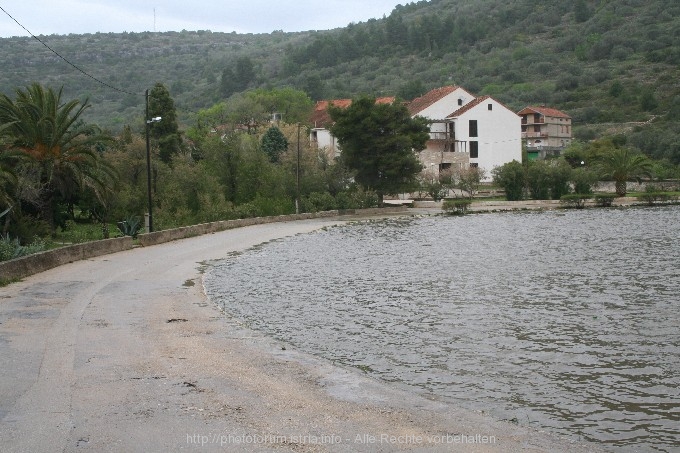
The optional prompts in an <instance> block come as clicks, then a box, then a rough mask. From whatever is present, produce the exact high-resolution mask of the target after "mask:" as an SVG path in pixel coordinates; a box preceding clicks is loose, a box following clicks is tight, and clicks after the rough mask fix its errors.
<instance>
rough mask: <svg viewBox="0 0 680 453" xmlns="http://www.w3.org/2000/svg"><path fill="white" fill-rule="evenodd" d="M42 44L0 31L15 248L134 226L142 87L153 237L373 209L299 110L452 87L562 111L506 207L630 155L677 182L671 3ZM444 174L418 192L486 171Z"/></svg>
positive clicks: (593, 4)
mask: <svg viewBox="0 0 680 453" xmlns="http://www.w3.org/2000/svg"><path fill="white" fill-rule="evenodd" d="M39 39H40V40H37V39H33V38H7V39H2V40H0V43H1V44H2V45H0V63H1V64H2V65H3V78H2V80H0V92H1V93H3V97H2V102H1V103H0V104H2V105H1V107H2V109H1V110H2V112H1V113H2V115H3V118H2V124H0V145H2V146H1V151H2V153H1V154H0V189H1V190H0V222H1V223H0V224H1V225H2V233H3V234H4V236H3V237H4V243H5V245H6V246H7V247H6V248H7V250H12V252H11V253H18V252H17V251H19V247H20V246H21V247H23V246H24V245H26V244H31V243H32V242H33V241H34V239H35V238H36V237H39V238H42V237H49V236H50V234H52V235H54V234H55V232H56V231H57V230H66V229H68V228H69V227H70V226H72V225H73V224H74V221H77V220H79V219H83V220H85V219H86V220H87V221H88V222H92V221H95V222H99V223H100V224H101V227H102V233H103V234H104V235H106V234H107V231H108V225H109V224H111V223H115V222H121V221H123V220H125V223H124V224H123V225H128V226H129V225H136V224H138V222H139V218H140V217H141V215H142V214H143V213H144V212H145V211H146V147H145V140H144V131H145V127H146V125H145V92H146V91H147V90H149V92H150V97H149V109H150V111H149V118H151V117H156V116H161V117H162V118H163V121H161V122H158V123H153V124H151V125H150V126H149V128H150V135H151V139H152V152H153V165H152V167H153V168H152V185H153V203H154V218H155V226H156V229H160V228H168V227H173V226H178V225H186V224H190V223H198V222H205V221H211V220H217V219H228V218H236V217H244V216H255V215H274V214H283V213H289V212H293V211H294V210H295V209H296V208H300V209H301V210H302V211H315V210H321V209H332V208H348V207H362V206H368V205H374V204H375V203H376V202H377V201H378V198H379V196H380V193H376V192H372V191H371V190H366V187H361V186H358V185H355V184H353V183H352V182H353V181H358V180H357V179H356V173H355V174H354V175H353V174H352V173H351V171H350V170H354V171H356V170H357V169H356V168H348V166H347V165H343V163H342V162H336V161H333V160H331V159H330V158H329V157H328V156H326V155H325V154H324V153H320V152H319V150H316V149H315V148H314V147H313V146H310V143H309V141H308V140H307V139H306V137H307V131H306V129H305V127H304V124H305V123H306V122H307V121H308V118H309V117H310V113H311V110H312V106H313V101H314V100H318V99H322V98H323V99H330V98H347V97H353V98H358V97H360V95H365V94H368V95H369V96H378V95H380V96H383V95H397V96H399V97H400V98H403V99H411V98H413V97H416V96H418V95H420V94H423V93H424V92H425V91H427V90H428V89H431V88H435V87H439V86H443V85H449V84H457V85H461V86H463V87H465V88H466V89H468V90H469V91H471V92H473V93H475V94H478V95H484V94H488V95H492V96H494V97H495V98H496V99H498V100H499V101H501V102H503V103H505V104H506V105H508V107H510V108H511V109H513V110H520V109H521V108H523V107H524V106H526V105H529V104H548V105H550V106H552V107H556V108H558V109H561V110H564V111H565V112H567V113H569V114H570V115H571V116H572V117H573V121H574V125H575V127H574V131H575V135H576V138H577V139H579V140H577V142H576V143H575V144H574V145H573V146H572V147H571V148H570V149H569V150H568V151H567V153H566V156H565V157H566V159H560V160H556V161H554V162H547V163H529V162H524V163H523V164H519V163H516V164H517V165H515V164H512V165H509V166H508V167H507V174H505V175H501V174H498V175H494V176H497V178H496V179H497V182H498V183H499V184H501V185H505V184H506V183H507V184H513V183H516V184H518V187H519V189H518V192H517V194H514V192H513V191H512V190H510V186H508V194H509V196H515V195H516V196H517V197H524V196H527V195H528V196H531V197H533V198H560V197H561V196H562V195H563V194H565V193H566V192H568V191H569V190H575V191H577V192H579V189H580V188H583V189H584V190H583V191H581V192H584V191H587V190H589V188H590V187H591V186H592V184H593V182H594V179H596V178H597V177H598V176H599V177H602V176H606V177H608V178H611V179H614V180H616V181H617V182H620V183H621V184H622V182H621V181H622V178H621V176H620V174H621V173H620V172H618V173H617V172H615V171H613V170H612V171H609V172H605V171H604V169H603V168H597V165H600V164H602V163H603V162H606V161H607V159H608V158H607V156H614V155H615V154H614V153H620V154H621V156H619V157H625V156H623V154H626V153H627V154H629V155H631V156H637V157H636V159H638V160H640V161H641V162H643V163H644V167H645V168H644V170H645V172H644V173H645V174H649V175H651V176H652V177H653V178H655V179H663V178H668V177H674V178H677V175H678V168H679V167H678V165H679V164H680V4H677V2H676V1H675V0H648V1H645V2H642V1H639V0H619V1H616V2H612V1H604V0H576V1H573V2H550V4H546V3H536V2H533V1H528V0H510V1H501V0H474V1H461V0H431V1H420V2H418V3H411V4H408V5H405V6H398V7H397V8H395V10H394V11H393V12H392V13H391V14H390V15H389V16H388V17H385V18H383V19H378V20H370V21H368V22H365V23H358V24H350V25H349V26H347V27H346V28H342V29H336V30H330V31H317V32H305V33H282V32H274V33H271V34H262V35H237V34H235V33H231V34H225V33H212V32H210V31H197V32H189V31H182V32H171V33H122V34H113V33H109V34H100V33H97V34H93V35H92V34H90V35H69V36H41V37H39ZM41 41H42V42H41ZM47 45H49V46H50V47H51V48H52V49H53V50H55V51H56V52H58V53H59V54H60V55H62V56H63V57H65V58H67V59H68V62H65V61H64V60H63V59H62V58H60V57H59V56H57V55H56V54H55V53H54V52H53V51H52V50H50V49H49V48H48V47H47ZM62 87H63V90H62ZM37 112H42V113H40V115H43V116H44V117H45V118H49V121H43V120H40V118H38V117H37V116H35V114H36V113H37ZM274 113H277V114H279V116H278V117H277V119H280V118H281V115H282V119H283V120H282V121H281V122H279V123H278V124H277V126H276V127H272V123H271V122H270V120H271V119H272V118H273V116H272V115H273V114H274ZM48 124H53V125H55V127H53V128H52V129H50V127H46V125H48ZM59 124H61V125H62V126H63V127H61V126H60V127H59V128H57V127H56V125H59ZM640 153H642V154H644V155H646V156H649V157H652V158H654V159H655V160H654V161H653V162H650V161H648V160H646V159H642V158H641V157H639V156H640ZM298 156H299V157H298ZM298 162H299V163H298ZM580 162H585V165H583V166H579V163H580ZM611 163H613V161H612V162H611ZM568 164H571V165H568ZM596 164H597V165H596ZM600 166H601V165H600ZM350 167H351V166H350ZM610 167H611V166H610ZM609 170H611V168H610V169H609ZM499 171H500V170H499ZM636 175H637V173H635V172H629V173H628V176H630V177H633V176H636ZM444 176H445V178H444V179H441V178H439V179H436V178H431V179H432V180H431V181H427V177H423V178H424V179H423V181H422V182H421V187H420V188H421V190H422V191H424V192H425V193H429V194H430V196H432V197H433V198H435V199H437V198H441V197H442V196H444V194H445V193H447V191H448V190H449V189H451V188H456V189H459V190H461V191H463V192H466V193H468V194H469V195H472V194H473V193H474V192H475V191H476V190H477V189H476V187H477V186H478V184H479V179H480V175H478V174H470V175H467V174H462V173H461V174H456V175H454V174H451V175H444ZM504 178H505V179H504ZM623 179H625V178H623ZM468 180H469V181H468ZM620 187H622V189H621V190H625V188H623V186H620ZM390 191H391V189H390V190H387V192H386V193H388V192H390ZM513 194H514V195H513ZM296 200H297V201H298V202H299V205H300V206H296ZM7 234H9V235H7ZM88 234H89V233H88ZM16 238H18V239H19V240H20V242H16ZM38 242H39V241H38ZM8 253H9V252H8Z"/></svg>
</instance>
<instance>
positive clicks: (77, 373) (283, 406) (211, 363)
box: [0, 219, 593, 453]
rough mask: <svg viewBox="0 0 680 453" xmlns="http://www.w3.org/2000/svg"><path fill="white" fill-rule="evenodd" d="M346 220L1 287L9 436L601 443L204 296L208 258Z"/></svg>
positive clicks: (357, 446)
mask: <svg viewBox="0 0 680 453" xmlns="http://www.w3.org/2000/svg"><path fill="white" fill-rule="evenodd" d="M339 222H341V220H338V219H316V220H307V221H298V222H288V223H276V224H265V225H257V226H252V227H247V228H241V229H236V230H229V231H224V232H221V233H216V234H212V235H206V236H201V237H196V238H191V239H186V240H182V241H176V242H172V243H167V244H162V245H158V246H154V247H147V248H139V249H135V250H130V251H126V252H121V253H117V254H112V255H107V256H102V257H99V258H95V259H90V260H86V261H81V262H76V263H72V264H69V265H66V266H62V267H59V268H56V269H52V270H50V271H48V272H44V273H41V274H38V275H34V276H32V277H29V278H26V279H25V280H24V281H22V282H19V283H15V284H12V285H9V286H7V287H4V288H0V359H1V364H2V366H1V367H0V451H2V452H31V453H38V452H89V451H92V452H100V451H114V452H136V451H140V452H141V451H144V452H167V451H178V450H190V451H193V450H198V449H200V450H201V451H255V452H260V451H277V452H280V451H295V452H315V451H331V452H351V451H367V452H372V451H394V450H401V449H404V450H414V451H466V452H467V451H477V452H486V451H493V452H512V451H545V452H548V451H550V452H559V451H563V452H567V451H569V452H578V451H593V447H592V446H588V445H580V444H573V443H570V442H567V441H564V440H561V439H557V438H555V437H552V436H550V435H547V434H545V433H539V432H535V431H532V430H529V429H527V428H524V427H520V426H515V425H511V424H505V423H500V422H496V421H493V420H491V419H489V418H487V417H485V416H483V415H481V414H477V413H471V412H468V411H464V410H460V409H458V408H455V407H453V406H451V405H448V404H444V403H441V402H437V401H430V400H427V399H424V398H421V397H418V396H416V395H413V394H410V393H407V392H404V391H402V390H400V389H397V388H393V387H390V386H387V385H385V384H382V383H379V382H377V381H374V380H372V379H370V378H368V377H366V376H364V375H362V374H361V373H359V372H357V371H355V370H348V369H343V368H340V367H336V366H333V365H332V364H331V363H329V362H327V361H324V360H322V359H319V358H315V357H311V356H308V355H304V354H302V353H298V352H296V351H294V350H292V349H291V348H285V345H281V344H278V343H277V342H276V341H274V340H271V339H268V338H265V337H263V336H261V335H259V334H257V333H254V332H252V331H250V330H248V329H246V328H244V327H242V326H241V325H239V323H238V322H237V321H236V320H234V319H231V318H229V317H228V316H226V315H225V314H223V313H221V312H220V311H219V310H218V308H216V306H215V305H213V304H212V303H210V302H209V301H208V300H206V298H205V296H204V294H203V289H202V283H201V269H202V268H203V267H204V266H205V262H206V260H211V259H218V258H223V257H225V256H227V255H228V254H229V253H230V252H233V251H238V250H244V249H246V248H248V247H251V246H253V245H256V244H260V243H263V242H266V241H269V240H272V239H274V238H279V237H284V236H287V235H293V234H297V233H304V232H310V231H313V230H315V229H318V228H321V227H324V226H328V225H331V224H334V223H339ZM482 378H483V377H480V379H482ZM461 434H462V435H464V436H465V437H464V438H463V437H461V436H460V435H461ZM253 436H260V437H253ZM483 436H486V437H483ZM485 440H486V441H488V442H491V441H492V440H493V441H495V443H482V442H484V441H485ZM463 441H466V442H467V443H464V442H463ZM471 441H475V442H476V443H470V442H471Z"/></svg>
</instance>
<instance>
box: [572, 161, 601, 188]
mask: <svg viewBox="0 0 680 453" xmlns="http://www.w3.org/2000/svg"><path fill="white" fill-rule="evenodd" d="M597 180H598V178H597V174H596V173H595V172H594V171H592V170H590V169H588V168H582V167H579V168H574V169H573V170H572V171H571V183H572V184H573V185H574V193H584V194H591V193H593V186H594V185H595V184H597Z"/></svg>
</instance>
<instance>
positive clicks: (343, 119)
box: [329, 97, 429, 204]
mask: <svg viewBox="0 0 680 453" xmlns="http://www.w3.org/2000/svg"><path fill="white" fill-rule="evenodd" d="M329 112H330V114H331V118H332V119H333V121H334V125H333V126H332V127H331V133H332V134H333V135H334V136H335V137H336V138H337V140H338V143H339V144H340V146H341V147H342V153H343V163H344V164H345V165H346V166H347V168H349V169H350V170H352V171H354V172H355V178H356V181H357V182H358V183H359V184H361V185H362V186H364V187H365V188H367V189H370V190H374V191H375V192H376V193H377V194H378V199H379V203H380V204H382V198H383V195H385V194H396V193H399V192H402V191H408V190H409V189H411V188H413V187H414V185H415V179H416V176H417V174H418V173H419V172H420V171H421V169H422V165H421V164H420V161H419V160H418V157H417V156H416V154H415V153H414V151H419V150H422V149H424V148H425V142H426V141H427V140H428V138H429V133H428V132H429V128H428V126H427V122H426V120H425V119H423V118H411V115H410V114H409V112H408V110H407V108H406V106H404V105H403V104H398V103H394V104H377V103H376V102H375V98H371V97H362V98H359V99H356V100H354V101H353V102H352V105H350V106H349V107H348V108H346V109H341V108H337V107H330V108H329Z"/></svg>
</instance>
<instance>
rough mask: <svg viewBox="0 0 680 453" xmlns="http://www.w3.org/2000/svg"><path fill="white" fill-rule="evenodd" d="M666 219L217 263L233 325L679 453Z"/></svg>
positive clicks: (324, 236)
mask: <svg viewBox="0 0 680 453" xmlns="http://www.w3.org/2000/svg"><path fill="white" fill-rule="evenodd" d="M679 265H680V208H678V207H659V208H640V209H637V208H634V209H588V210H574V211H566V212H552V211H551V212H540V213H498V214H483V215H468V216H464V217H442V216H437V217H424V218H412V219H396V220H395V219H392V220H386V221H379V222H366V223H357V224H351V225H345V226H340V227H334V228H329V229H326V230H323V231H319V232H316V233H312V234H305V235H299V236H295V237H291V238H287V239H283V240H280V241H275V242H271V243H268V244H264V245H262V246H260V247H257V248H255V249H252V250H249V251H248V252H246V253H243V254H240V255H237V256H232V257H229V258H227V259H226V260H224V261H223V262H220V263H218V264H217V265H216V266H215V267H213V268H212V269H211V270H210V271H209V273H208V275H207V276H206V290H207V292H208V295H209V296H210V297H211V298H212V299H213V300H214V301H216V302H217V303H218V304H220V305H221V306H223V307H224V309H225V311H226V312H227V313H229V314H230V315H232V316H234V317H235V318H238V319H241V320H242V321H243V322H244V323H246V324H247V325H248V326H250V327H252V328H254V329H257V330H260V331H263V332H266V333H267V334H269V335H271V336H272V337H276V338H278V339H281V340H282V341H285V342H288V343H290V344H292V345H294V346H295V347H296V348H298V349H300V350H302V351H305V352H309V353H312V354H316V355H319V356H323V357H325V358H328V359H330V360H332V361H334V362H337V363H341V364H344V365H348V366H352V367H356V368H358V369H360V370H363V371H364V372H366V373H369V374H371V375H373V376H375V377H378V378H380V379H383V380H385V381H390V382H395V383H398V384H399V385H404V386H410V387H411V388H413V389H414V390H417V391H419V392H423V393H425V394H428V395H432V396H434V397H436V398H438V399H442V400H447V401H450V402H452V403H454V404H457V405H461V406H465V407H468V408H471V409H474V410H482V411H484V412H486V413H488V414H490V415H491V416H493V417H495V418H497V419H501V420H508V421H511V422H513V423H519V424H522V425H531V426H533V427H536V428H541V429H546V430H551V431H555V432H558V433H560V434H562V435H567V436H571V437H572V438H574V439H585V440H589V441H593V442H597V443H600V444H602V445H604V446H606V447H608V448H611V449H613V450H616V451H680V269H679Z"/></svg>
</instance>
